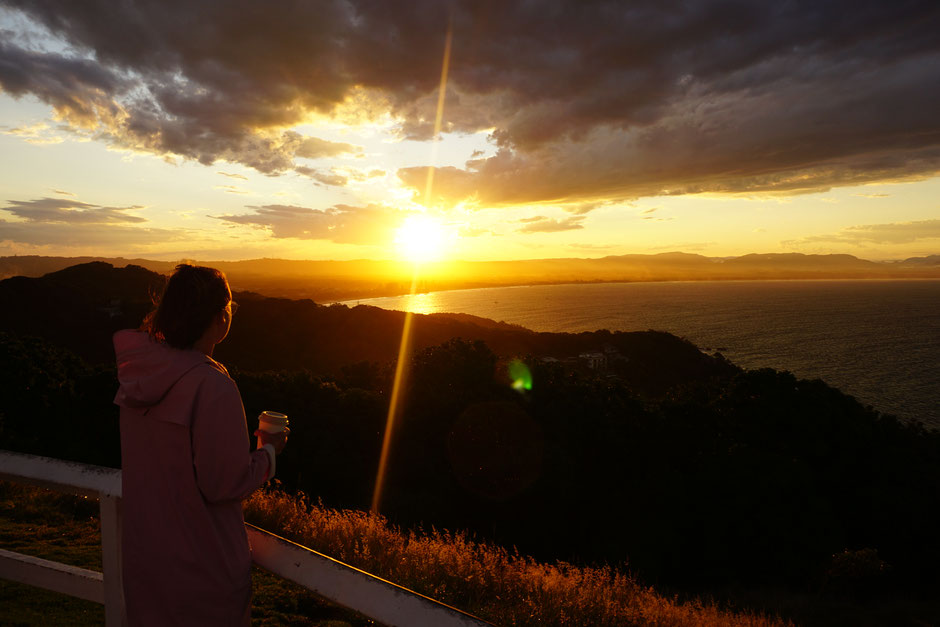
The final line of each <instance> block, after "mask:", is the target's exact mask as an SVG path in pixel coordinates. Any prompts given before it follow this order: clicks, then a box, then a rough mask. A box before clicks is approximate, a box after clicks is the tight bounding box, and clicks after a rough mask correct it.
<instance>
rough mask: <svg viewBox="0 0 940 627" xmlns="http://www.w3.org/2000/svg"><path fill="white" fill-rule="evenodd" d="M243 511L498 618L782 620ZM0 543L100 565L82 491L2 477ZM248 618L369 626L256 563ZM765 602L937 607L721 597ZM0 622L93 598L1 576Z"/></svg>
mask: <svg viewBox="0 0 940 627" xmlns="http://www.w3.org/2000/svg"><path fill="white" fill-rule="evenodd" d="M245 513H246V519H247V520H248V521H249V522H252V523H254V524H256V525H258V526H260V527H262V528H265V529H268V530H270V531H272V532H274V533H277V534H278V535H281V536H284V537H287V538H289V539H291V540H294V541H295V542H298V543H300V544H303V545H305V546H309V547H310V548H312V549H314V550H317V551H319V552H321V553H325V554H327V555H330V556H331V557H334V558H335V559H338V560H341V561H343V562H346V563H347V564H351V565H353V566H356V567H357V568H361V569H363V570H365V571H367V572H371V573H373V574H375V575H377V576H380V577H382V578H385V579H388V580H390V581H394V582H396V583H398V584H400V585H403V586H405V587H406V588H410V589H412V590H415V591H416V592H420V593H422V594H425V595H427V596H430V597H432V598H435V599H438V600H440V601H442V602H444V603H447V604H449V605H452V606H454V607H459V608H461V609H463V610H465V611H468V612H470V613H472V614H475V615H477V616H479V617H481V618H483V619H485V620H488V621H490V622H492V623H494V624H496V625H503V626H516V625H518V626H529V625H540V626H544V625H558V626H572V627H575V626H588V625H590V626H591V627H595V626H596V627H603V626H614V625H616V626H647V625H649V626H652V625H655V626H658V627H660V626H662V627H666V626H686V625H688V626H691V625H695V626H700V625H701V626H705V627H710V626H719V625H728V626H754V627H764V626H767V627H770V626H774V627H777V626H785V625H793V623H792V622H791V621H788V620H785V619H780V618H777V617H773V616H768V615H766V614H762V613H759V612H754V611H749V610H746V609H736V608H734V607H731V606H729V605H727V604H719V603H715V602H713V601H708V600H701V599H690V600H686V601H680V600H679V599H678V598H677V597H674V596H669V595H663V594H661V593H659V592H657V591H656V590H654V589H653V588H650V587H648V586H644V585H642V584H640V583H639V582H638V581H637V580H636V579H635V578H634V577H633V576H632V575H631V574H630V573H629V572H626V571H623V570H619V569H615V568H611V567H580V566H575V565H571V564H566V563H563V562H559V563H555V564H545V563H539V562H536V561H535V560H533V559H532V558H529V557H526V556H524V555H519V554H518V553H515V552H512V551H508V550H506V549H505V548H502V547H499V546H495V545H492V544H488V543H485V542H479V541H475V540H474V539H472V538H471V537H470V536H468V535H467V534H465V533H462V532H450V531H441V530H436V529H431V530H430V531H422V530H417V531H403V530H401V529H398V528H396V527H395V526H393V525H390V524H389V523H388V521H386V520H385V519H384V518H382V517H381V516H377V515H373V514H370V513H368V512H362V511H355V510H334V509H329V508H326V507H323V506H322V505H319V504H314V503H312V502H311V501H310V500H309V499H307V498H305V497H304V496H303V495H299V496H292V495H289V494H287V493H285V492H283V491H282V490H280V489H278V488H276V487H275V488H271V489H267V490H263V491H258V492H256V493H255V494H254V495H252V497H251V498H250V499H249V500H248V501H247V502H246V507H245ZM0 547H3V548H5V549H8V550H12V551H17V552H20V553H26V554H28V555H35V556H37V557H42V558H45V559H51V560H56V561H60V562H64V563H67V564H72V565H75V566H80V567H83V568H89V569H95V570H97V569H100V568H101V546H100V530H99V523H98V504H97V502H96V501H94V500H92V499H85V498H80V497H73V496H66V495H60V494H58V493H55V492H51V491H47V490H41V489H37V488H31V487H26V486H21V485H16V484H4V483H0ZM253 594H254V597H253V603H252V624H253V625H263V626H265V627H273V626H280V625H306V626H316V627H365V626H366V625H375V623H374V622H373V621H371V620H369V619H367V618H365V617H363V616H361V615H358V614H356V613H354V612H352V611H350V610H348V609H345V608H342V607H339V606H337V605H335V604H332V603H330V602H329V601H326V600H324V599H323V598H321V597H318V596H317V595H315V594H313V593H311V592H310V591H308V590H306V589H305V588H302V587H301V586H298V585H295V584H292V583H291V582H288V581H285V580H284V579H281V578H280V577H277V576H275V575H272V574H270V573H267V572H265V571H263V570H260V569H257V568H256V569H255V570H254V574H253ZM731 596H733V597H734V598H735V599H738V601H739V602H742V601H743V602H744V603H745V604H746V605H748V606H751V607H765V608H766V607H772V608H777V609H778V611H779V612H780V613H781V614H783V615H786V616H790V617H793V618H794V619H795V620H797V622H799V623H800V624H804V623H805V624H816V625H827V626H829V625H846V626H848V625H853V626H855V625H889V624H890V625H928V624H940V621H937V620H936V619H938V618H940V609H938V604H937V603H935V602H930V601H923V602H912V601H910V600H906V601H905V600H898V599H894V600H882V601H879V600H877V599H876V600H863V601H861V602H859V601H857V600H854V601H853V600H848V599H839V598H836V599H821V598H819V597H818V596H817V595H802V596H800V595H795V594H793V593H792V592H784V591H779V594H776V595H775V594H773V593H770V592H767V591H764V592H760V591H758V592H757V593H756V596H755V594H753V593H748V592H747V591H738V592H737V593H735V594H733V595H731ZM0 608H2V611H0V625H50V624H54V625H100V624H103V622H104V608H103V606H101V605H98V604H96V603H92V602H88V601H82V600H80V599H75V598H72V597H68V596H65V595H60V594H57V593H53V592H48V591H45V590H41V589H38V588H33V587H30V586H24V585H21V584H17V583H13V582H8V581H3V580H0Z"/></svg>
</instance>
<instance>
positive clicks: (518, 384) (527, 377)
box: [509, 359, 532, 392]
mask: <svg viewBox="0 0 940 627" xmlns="http://www.w3.org/2000/svg"><path fill="white" fill-rule="evenodd" d="M509 380H510V381H512V389H514V390H518V391H519V392H523V391H525V392H528V391H529V390H531V389H532V371H530V370H529V367H528V366H527V365H525V364H524V363H523V362H522V361H520V360H518V359H514V360H512V362H510V364H509Z"/></svg>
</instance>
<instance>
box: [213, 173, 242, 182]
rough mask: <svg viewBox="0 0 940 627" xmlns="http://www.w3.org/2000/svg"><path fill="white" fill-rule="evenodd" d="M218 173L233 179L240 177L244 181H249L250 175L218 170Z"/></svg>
mask: <svg viewBox="0 0 940 627" xmlns="http://www.w3.org/2000/svg"><path fill="white" fill-rule="evenodd" d="M216 174H221V175H222V176H227V177H229V178H231V179H239V180H242V181H247V180H248V177H247V176H243V175H241V174H232V173H231V172H216Z"/></svg>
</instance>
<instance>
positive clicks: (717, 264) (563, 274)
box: [0, 252, 940, 303]
mask: <svg viewBox="0 0 940 627" xmlns="http://www.w3.org/2000/svg"><path fill="white" fill-rule="evenodd" d="M938 260H940V255H932V256H930V257H917V258H911V259H906V260H904V261H900V262H874V261H867V260H864V259H858V258H857V257H853V256H851V255H804V254H801V253H781V254H751V255H744V256H742V257H734V258H716V257H705V256H703V255H695V254H689V253H679V252H671V253H662V254H657V255H616V256H609V257H602V258H599V259H577V258H558V259H523V260H515V261H447V262H437V263H432V264H427V265H425V266H423V267H422V268H421V272H420V276H419V281H418V284H417V289H418V291H422V292H427V291H433V290H445V289H461V288H471V287H494V286H505V285H528V284H539V283H543V284H544V283H580V282H618V281H695V280H709V281H716V280H747V279H863V278H879V279H891V278H940V261H938ZM94 261H103V262H106V263H110V264H111V265H114V266H117V267H122V266H125V265H128V264H131V265H136V266H140V267H143V268H147V269H148V270H152V271H154V272H159V273H161V274H166V273H168V272H170V271H171V270H172V269H173V267H174V266H175V265H176V263H175V262H169V261H151V260H147V259H123V258H115V259H109V258H104V257H38V256H16V257H0V279H3V278H9V277H13V276H28V277H39V276H43V275H44V274H47V273H49V272H55V271H57V270H61V269H63V268H66V267H69V266H74V265H77V264H82V263H89V262H94ZM196 263H200V264H203V265H210V266H213V267H217V268H219V269H221V270H222V271H223V272H225V273H226V275H227V276H228V277H229V281H230V282H231V283H232V286H233V288H234V289H236V290H242V291H252V292H258V293H261V294H264V295H266V296H280V297H285V298H310V299H313V300H314V301H316V302H321V303H328V302H335V301H345V300H353V299H357V298H372V297H377V296H392V295H398V294H405V293H408V292H409V291H410V289H411V283H412V279H413V278H414V275H413V267H412V266H411V265H409V264H407V263H403V262H398V261H374V260H353V261H295V260H285V259H252V260H246V261H198V262H196Z"/></svg>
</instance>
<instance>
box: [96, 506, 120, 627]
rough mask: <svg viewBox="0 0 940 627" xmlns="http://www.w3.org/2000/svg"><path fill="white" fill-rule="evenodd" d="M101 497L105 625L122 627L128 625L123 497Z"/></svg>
mask: <svg viewBox="0 0 940 627" xmlns="http://www.w3.org/2000/svg"><path fill="white" fill-rule="evenodd" d="M99 498H100V501H99V502H100V506H101V567H102V571H103V574H104V616H105V625H106V626H107V627H121V625H123V624H125V621H124V585H123V582H122V577H121V497H119V496H112V495H108V494H101V495H100V497H99Z"/></svg>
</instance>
